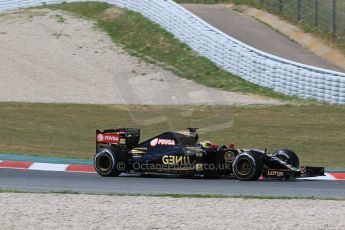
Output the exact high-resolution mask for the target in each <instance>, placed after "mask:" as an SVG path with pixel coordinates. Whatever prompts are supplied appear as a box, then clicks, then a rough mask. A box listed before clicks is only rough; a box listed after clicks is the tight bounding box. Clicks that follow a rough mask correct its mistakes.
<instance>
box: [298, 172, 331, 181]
mask: <svg viewBox="0 0 345 230" xmlns="http://www.w3.org/2000/svg"><path fill="white" fill-rule="evenodd" d="M325 175H326V176H316V177H305V178H298V179H299V180H336V178H335V177H334V176H332V175H331V174H329V173H325Z"/></svg>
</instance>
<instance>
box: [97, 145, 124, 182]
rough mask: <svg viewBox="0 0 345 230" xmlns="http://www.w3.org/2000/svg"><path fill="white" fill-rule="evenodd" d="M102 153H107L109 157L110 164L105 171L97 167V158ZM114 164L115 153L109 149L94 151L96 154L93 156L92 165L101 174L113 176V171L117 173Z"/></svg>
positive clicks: (115, 160) (115, 162)
mask: <svg viewBox="0 0 345 230" xmlns="http://www.w3.org/2000/svg"><path fill="white" fill-rule="evenodd" d="M102 155H107V156H108V157H109V158H110V159H111V165H110V167H109V169H108V170H107V171H103V170H101V169H99V168H98V166H97V160H98V158H99V157H101V156H102ZM116 165H117V158H116V155H115V154H114V152H113V151H112V150H110V149H106V148H104V149H100V150H99V151H98V152H97V153H96V155H95V157H94V167H95V170H96V172H97V173H98V174H99V175H101V176H113V175H114V173H115V174H117V173H118V172H117V169H116V168H115V166H116Z"/></svg>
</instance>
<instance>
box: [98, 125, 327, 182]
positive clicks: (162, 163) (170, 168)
mask: <svg viewBox="0 0 345 230" xmlns="http://www.w3.org/2000/svg"><path fill="white" fill-rule="evenodd" d="M139 139H140V130H139V129H135V128H120V129H109V130H97V131H96V155H95V157H94V167H95V169H96V171H97V173H98V174H99V175H101V176H105V177H111V176H118V175H120V174H121V173H143V174H157V173H159V174H183V175H200V176H203V177H220V176H234V177H235V178H237V179H239V180H244V181H247V180H258V179H259V178H260V177H263V178H277V179H284V180H285V179H294V178H299V177H314V176H323V175H324V168H322V167H299V159H298V157H297V155H296V154H295V153H294V152H293V151H291V150H288V149H279V150H277V151H275V152H273V153H267V151H266V150H260V149H248V150H241V149H235V148H234V145H228V146H226V145H215V144H212V143H208V142H201V143H198V134H197V129H195V128H189V131H186V132H177V131H172V132H165V133H162V134H160V135H158V136H155V137H153V138H150V139H148V140H146V141H144V142H141V143H139Z"/></svg>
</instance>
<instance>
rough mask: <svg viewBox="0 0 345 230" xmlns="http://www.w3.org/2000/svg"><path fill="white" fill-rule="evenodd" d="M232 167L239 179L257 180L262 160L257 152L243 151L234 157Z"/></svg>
mask: <svg viewBox="0 0 345 230" xmlns="http://www.w3.org/2000/svg"><path fill="white" fill-rule="evenodd" d="M232 169H233V173H234V175H235V177H236V178H237V179H239V180H243V181H248V180H258V179H259V178H260V176H261V174H262V169H263V162H262V159H261V157H260V156H258V155H257V154H255V153H253V152H244V153H241V154H239V155H237V156H236V157H235V159H234V162H233V164H232Z"/></svg>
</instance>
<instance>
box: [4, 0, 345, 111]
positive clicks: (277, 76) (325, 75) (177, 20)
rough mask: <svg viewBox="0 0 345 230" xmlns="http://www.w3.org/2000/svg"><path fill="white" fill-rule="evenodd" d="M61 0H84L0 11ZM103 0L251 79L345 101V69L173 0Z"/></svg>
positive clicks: (16, 2) (20, 0)
mask: <svg viewBox="0 0 345 230" xmlns="http://www.w3.org/2000/svg"><path fill="white" fill-rule="evenodd" d="M93 1H94V2H95V1H97V0H93ZM61 2H81V1H77V0H65V1H63V0H45V1H42V0H1V1H0V12H4V11H8V10H13V9H18V8H25V7H30V6H37V5H42V4H43V3H47V4H52V3H61ZM84 2H85V1H84ZM98 2H108V3H110V4H115V5H117V6H119V7H122V8H128V9H130V10H133V11H137V12H139V13H141V14H142V15H144V16H145V17H147V18H149V19H150V20H152V21H154V22H156V23H157V24H159V25H160V26H162V27H163V28H164V29H166V30H168V31H169V32H171V33H172V34H174V35H175V37H176V38H178V39H179V40H180V41H182V42H184V43H186V44H188V45H189V46H190V47H191V48H192V49H193V50H195V51H196V52H197V53H199V54H200V55H202V56H205V57H207V58H209V59H210V60H211V61H213V62H214V63H215V64H217V65H218V66H219V67H221V68H223V69H225V70H226V71H229V72H230V73H233V74H235V75H237V76H240V77H242V78H243V79H245V80H247V81H249V82H252V83H255V84H258V85H260V86H264V87H268V88H271V89H273V90H274V91H277V92H281V93H284V94H287V95H292V96H297V97H301V98H312V99H316V100H319V101H326V102H329V103H334V104H345V73H341V72H335V71H331V70H327V69H321V68H317V67H313V66H308V65H304V64H300V63H297V62H293V61H289V60H286V59H283V58H279V57H276V56H273V55H270V54H268V53H265V52H262V51H260V50H257V49H255V48H253V47H250V46H248V45H246V44H244V43H242V42H240V41H238V40H236V39H234V38H232V37H230V36H228V35H227V34H225V33H223V32H221V31H219V30H218V29H216V28H214V27H213V26H211V25H209V24H208V23H206V22H205V21H203V20H201V19H200V18H199V17H197V16H196V15H194V14H192V13H191V12H189V11H188V10H186V9H184V8H183V7H181V6H180V5H178V4H176V3H175V2H173V1H172V0H105V1H101V0H98Z"/></svg>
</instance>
